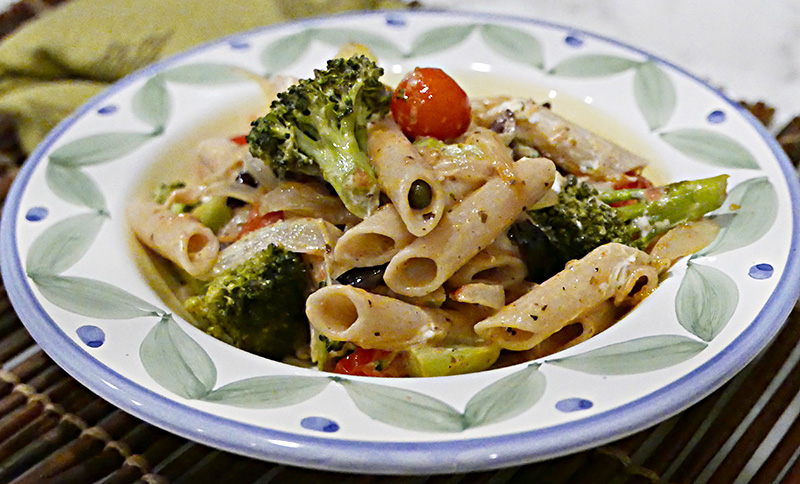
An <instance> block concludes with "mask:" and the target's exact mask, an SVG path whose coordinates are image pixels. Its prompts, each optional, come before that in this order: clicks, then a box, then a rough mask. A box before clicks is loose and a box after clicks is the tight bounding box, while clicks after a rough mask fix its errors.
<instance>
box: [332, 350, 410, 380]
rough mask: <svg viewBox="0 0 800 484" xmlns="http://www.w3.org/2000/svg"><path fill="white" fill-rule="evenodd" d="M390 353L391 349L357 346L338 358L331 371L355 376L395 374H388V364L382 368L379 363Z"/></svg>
mask: <svg viewBox="0 0 800 484" xmlns="http://www.w3.org/2000/svg"><path fill="white" fill-rule="evenodd" d="M391 355H392V352H391V351H386V350H375V349H368V348H361V347H358V348H356V350H355V351H353V352H352V353H350V354H349V355H347V356H345V357H344V358H342V359H341V360H339V361H338V362H337V363H336V367H335V368H334V369H333V372H334V373H340V374H343V375H356V376H395V375H390V374H388V372H387V371H386V370H388V369H389V368H388V365H387V368H382V367H381V365H379V363H380V362H381V360H383V359H389V357H390V356H391Z"/></svg>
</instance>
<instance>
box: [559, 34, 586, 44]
mask: <svg viewBox="0 0 800 484" xmlns="http://www.w3.org/2000/svg"><path fill="white" fill-rule="evenodd" d="M564 43H566V44H567V45H568V46H570V47H580V46H582V45H583V39H582V38H580V37H578V36H576V35H568V36H566V37H565V38H564Z"/></svg>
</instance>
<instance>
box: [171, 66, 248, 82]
mask: <svg viewBox="0 0 800 484" xmlns="http://www.w3.org/2000/svg"><path fill="white" fill-rule="evenodd" d="M160 76H161V77H163V78H164V79H165V80H167V81H172V82H178V83H182V84H197V85H202V86H209V85H210V86H213V85H219V84H231V83H234V82H241V81H244V80H246V77H245V76H243V75H242V74H241V73H240V71H239V70H238V69H237V68H236V67H234V66H230V65H227V64H216V63H213V62H198V63H195V64H186V65H182V66H179V67H176V68H174V69H170V70H168V71H165V72H162V73H161V74H160Z"/></svg>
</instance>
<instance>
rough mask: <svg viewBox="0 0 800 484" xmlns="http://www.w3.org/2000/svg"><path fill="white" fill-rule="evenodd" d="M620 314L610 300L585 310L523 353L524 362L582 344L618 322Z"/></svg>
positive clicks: (617, 307) (619, 310)
mask: <svg viewBox="0 0 800 484" xmlns="http://www.w3.org/2000/svg"><path fill="white" fill-rule="evenodd" d="M622 312H623V311H622V310H621V309H620V307H619V306H617V305H616V304H614V302H613V300H612V299H606V300H605V301H603V302H601V303H600V304H599V305H597V306H595V307H591V308H587V309H586V310H585V311H584V312H583V314H581V315H579V316H578V317H577V318H575V320H573V321H570V322H569V323H568V324H567V325H566V326H564V327H563V328H561V329H560V330H558V331H557V332H555V333H553V334H552V335H550V337H548V338H547V339H546V340H544V341H542V342H541V343H539V344H538V345H536V346H534V347H533V348H531V349H529V350H528V351H523V352H522V354H523V355H524V360H525V361H530V360H535V359H537V358H542V357H544V356H547V355H551V354H553V353H555V352H557V351H561V350H564V349H567V348H569V347H571V346H575V345H576V344H578V343H583V342H584V341H586V340H588V339H589V338H591V337H593V336H595V335H597V334H599V333H601V332H603V331H605V330H606V329H608V328H610V327H611V326H613V325H614V323H615V322H617V321H618V320H619V318H620V316H621V313H622Z"/></svg>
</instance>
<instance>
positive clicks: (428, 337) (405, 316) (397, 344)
mask: <svg viewBox="0 0 800 484" xmlns="http://www.w3.org/2000/svg"><path fill="white" fill-rule="evenodd" d="M306 315H307V316H308V321H309V324H310V325H311V327H312V328H314V330H315V331H317V332H319V333H320V334H323V335H325V337H327V338H329V339H332V340H335V341H351V342H353V343H355V344H356V345H358V346H361V347H362V348H373V349H383V350H398V349H405V348H409V347H412V346H416V345H423V344H433V343H435V342H436V341H439V340H441V339H442V338H444V337H445V335H446V334H447V332H448V329H449V326H450V324H449V323H448V321H447V320H446V318H445V317H444V314H442V313H441V312H439V311H437V310H435V309H424V308H421V307H419V306H415V305H413V304H410V303H407V302H403V301H400V300H398V299H394V298H392V297H388V296H382V295H379V294H373V293H371V292H368V291H365V290H364V289H360V288H357V287H354V286H344V285H332V286H325V287H323V288H321V289H319V290H317V291H315V292H314V293H312V294H311V296H309V298H308V300H307V301H306Z"/></svg>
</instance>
